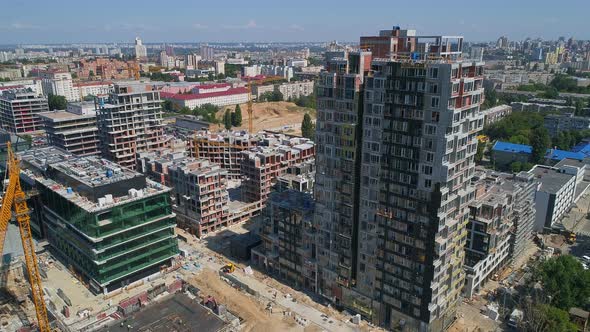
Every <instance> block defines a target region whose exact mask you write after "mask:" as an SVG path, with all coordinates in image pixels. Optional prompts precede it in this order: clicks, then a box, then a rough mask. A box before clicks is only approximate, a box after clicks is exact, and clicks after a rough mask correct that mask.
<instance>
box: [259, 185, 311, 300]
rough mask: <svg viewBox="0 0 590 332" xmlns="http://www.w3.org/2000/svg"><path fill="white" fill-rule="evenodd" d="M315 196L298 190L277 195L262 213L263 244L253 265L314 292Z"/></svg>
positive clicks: (273, 195)
mask: <svg viewBox="0 0 590 332" xmlns="http://www.w3.org/2000/svg"><path fill="white" fill-rule="evenodd" d="M313 211H314V202H313V197H312V196H311V195H310V194H308V193H303V192H300V191H295V190H286V191H282V192H274V193H273V194H272V195H271V196H270V198H269V200H268V204H267V206H266V208H265V209H264V210H263V213H262V218H263V219H262V220H263V221H262V230H261V238H262V242H263V243H262V244H261V245H260V246H258V247H256V248H253V249H252V258H251V259H252V262H253V264H255V265H257V266H259V267H261V268H262V269H264V270H265V271H266V272H267V273H269V274H271V275H275V276H277V277H279V278H280V279H282V280H285V281H287V282H288V283H290V284H292V285H294V286H295V287H298V288H304V289H306V290H309V291H312V292H315V291H316V282H317V263H316V261H315V256H314V255H315V250H313V248H314V246H315V244H314V243H315V240H314V237H315V231H314V229H313Z"/></svg>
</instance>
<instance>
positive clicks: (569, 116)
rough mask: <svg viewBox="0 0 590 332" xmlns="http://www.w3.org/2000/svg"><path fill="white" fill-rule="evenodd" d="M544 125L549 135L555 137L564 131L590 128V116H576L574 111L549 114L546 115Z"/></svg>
mask: <svg viewBox="0 0 590 332" xmlns="http://www.w3.org/2000/svg"><path fill="white" fill-rule="evenodd" d="M544 125H545V128H547V131H548V132H549V135H550V136H551V137H555V136H557V135H558V134H559V133H561V132H564V131H570V130H575V131H577V130H587V129H590V118H588V117H584V116H574V114H573V113H566V114H547V115H545V120H544Z"/></svg>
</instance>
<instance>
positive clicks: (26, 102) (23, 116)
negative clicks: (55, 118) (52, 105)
mask: <svg viewBox="0 0 590 332" xmlns="http://www.w3.org/2000/svg"><path fill="white" fill-rule="evenodd" d="M47 111H49V104H48V103H47V98H45V97H43V96H40V95H39V94H37V93H36V92H33V91H32V90H30V89H11V90H7V91H3V93H2V94H1V95H0V117H1V118H0V124H1V125H2V129H4V130H7V131H9V132H11V133H14V134H26V133H30V134H33V133H36V132H40V131H41V130H43V122H42V121H41V118H40V117H39V114H40V113H43V112H47Z"/></svg>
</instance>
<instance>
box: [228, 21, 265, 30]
mask: <svg viewBox="0 0 590 332" xmlns="http://www.w3.org/2000/svg"><path fill="white" fill-rule="evenodd" d="M221 27H222V28H224V29H228V30H232V29H233V30H238V29H254V28H261V26H259V25H258V24H256V21H255V20H252V19H251V20H249V21H248V22H247V23H246V24H243V25H222V26H221Z"/></svg>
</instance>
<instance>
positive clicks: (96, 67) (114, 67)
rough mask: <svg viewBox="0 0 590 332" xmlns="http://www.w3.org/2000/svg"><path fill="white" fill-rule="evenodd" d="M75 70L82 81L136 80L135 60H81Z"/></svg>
mask: <svg viewBox="0 0 590 332" xmlns="http://www.w3.org/2000/svg"><path fill="white" fill-rule="evenodd" d="M77 65H78V67H77V68H75V69H74V72H75V73H76V75H78V78H79V79H81V80H125V79H135V68H136V67H137V65H138V63H137V62H136V61H135V60H129V61H122V60H117V59H112V58H90V59H81V60H79V61H78V62H77Z"/></svg>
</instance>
